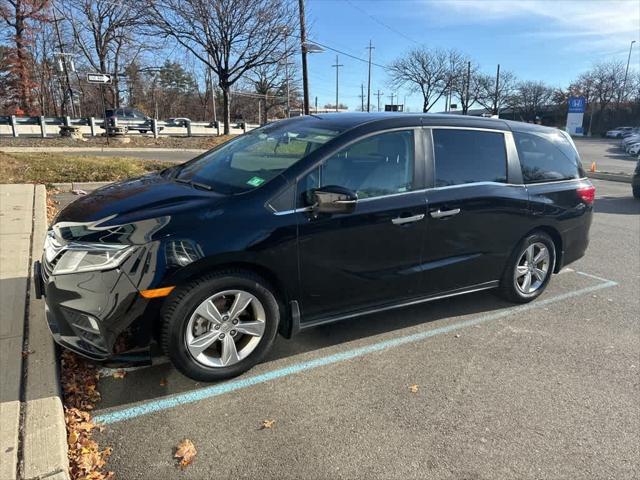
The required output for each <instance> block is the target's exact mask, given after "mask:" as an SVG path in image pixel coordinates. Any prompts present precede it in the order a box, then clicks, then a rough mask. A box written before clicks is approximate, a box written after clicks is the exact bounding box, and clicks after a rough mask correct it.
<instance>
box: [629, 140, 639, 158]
mask: <svg viewBox="0 0 640 480" xmlns="http://www.w3.org/2000/svg"><path fill="white" fill-rule="evenodd" d="M627 153H629V154H630V155H637V154H638V153H640V142H636V143H632V144H631V145H629V146H628V147H627Z"/></svg>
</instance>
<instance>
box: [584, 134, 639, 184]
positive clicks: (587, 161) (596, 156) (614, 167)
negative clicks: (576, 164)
mask: <svg viewBox="0 0 640 480" xmlns="http://www.w3.org/2000/svg"><path fill="white" fill-rule="evenodd" d="M574 141H575V143H576V147H578V151H579V152H580V157H581V160H582V166H583V168H584V169H585V171H588V170H589V169H590V168H591V162H596V169H597V170H598V171H602V172H608V173H624V174H629V175H631V174H632V173H633V170H634V169H635V166H636V162H637V159H634V158H633V157H631V155H628V154H627V153H626V152H625V151H624V150H622V149H621V148H620V140H618V139H611V138H579V137H576V138H574Z"/></svg>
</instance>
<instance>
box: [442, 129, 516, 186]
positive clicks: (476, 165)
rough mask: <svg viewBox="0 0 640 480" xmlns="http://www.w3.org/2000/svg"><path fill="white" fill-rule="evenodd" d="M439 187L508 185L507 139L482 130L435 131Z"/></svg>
mask: <svg viewBox="0 0 640 480" xmlns="http://www.w3.org/2000/svg"><path fill="white" fill-rule="evenodd" d="M433 144H434V153H435V170H436V172H435V174H436V187H446V186H450V185H460V184H463V183H473V182H506V181H507V154H506V150H505V147H504V135H503V134H502V133H498V132H482V131H478V130H456V129H442V130H438V129H434V130H433Z"/></svg>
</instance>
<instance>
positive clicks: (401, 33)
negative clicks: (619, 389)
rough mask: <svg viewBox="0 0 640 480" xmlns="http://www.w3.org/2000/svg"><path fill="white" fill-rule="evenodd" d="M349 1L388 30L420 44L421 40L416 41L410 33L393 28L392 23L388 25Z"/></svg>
mask: <svg viewBox="0 0 640 480" xmlns="http://www.w3.org/2000/svg"><path fill="white" fill-rule="evenodd" d="M347 3H348V4H349V5H351V6H352V7H353V8H355V9H357V10H360V11H361V12H362V13H364V14H365V15H366V16H367V17H369V18H370V19H371V20H373V21H374V22H376V23H378V24H380V25H382V26H383V27H384V28H386V29H387V30H389V31H391V32H393V33H395V34H397V35H400V36H401V37H403V38H405V39H407V40H409V41H410V42H413V43H415V44H416V45H420V42H417V41H415V40H414V39H413V38H411V37H409V36H408V35H406V34H404V33H403V32H401V31H400V30H396V29H395V28H393V27H392V26H391V25H388V24H387V23H385V22H383V21H382V20H380V19H378V18H377V17H374V16H373V15H371V14H370V13H369V12H367V11H366V10H365V9H364V8H362V7H360V6H358V5H356V4H355V3H354V2H352V1H351V0H347Z"/></svg>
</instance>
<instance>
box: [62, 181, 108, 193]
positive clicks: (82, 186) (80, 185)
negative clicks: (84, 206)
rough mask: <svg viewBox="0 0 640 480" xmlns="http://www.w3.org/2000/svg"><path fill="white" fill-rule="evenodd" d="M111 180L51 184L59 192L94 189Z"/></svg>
mask: <svg viewBox="0 0 640 480" xmlns="http://www.w3.org/2000/svg"><path fill="white" fill-rule="evenodd" d="M110 183H113V182H73V183H52V184H51V186H52V187H53V188H55V189H57V190H60V191H61V192H71V191H72V190H85V191H89V190H96V189H98V188H100V187H104V186H105V185H109V184H110Z"/></svg>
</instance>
